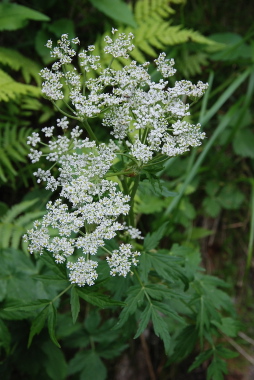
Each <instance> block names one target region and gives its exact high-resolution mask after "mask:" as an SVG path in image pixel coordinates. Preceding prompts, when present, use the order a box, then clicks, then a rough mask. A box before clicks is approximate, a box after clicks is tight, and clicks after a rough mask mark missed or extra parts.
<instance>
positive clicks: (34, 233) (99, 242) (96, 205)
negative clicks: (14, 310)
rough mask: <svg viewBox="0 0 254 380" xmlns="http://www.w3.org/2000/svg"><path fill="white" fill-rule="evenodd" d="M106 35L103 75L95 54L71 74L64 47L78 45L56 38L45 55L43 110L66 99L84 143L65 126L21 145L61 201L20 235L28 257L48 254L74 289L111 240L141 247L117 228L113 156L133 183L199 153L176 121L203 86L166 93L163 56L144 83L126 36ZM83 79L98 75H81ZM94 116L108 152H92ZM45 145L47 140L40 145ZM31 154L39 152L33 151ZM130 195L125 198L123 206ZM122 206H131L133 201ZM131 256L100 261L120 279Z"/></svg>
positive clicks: (129, 232)
mask: <svg viewBox="0 0 254 380" xmlns="http://www.w3.org/2000/svg"><path fill="white" fill-rule="evenodd" d="M112 34H113V36H112V38H111V37H109V36H107V37H105V43H106V46H105V48H104V52H105V53H106V54H109V55H111V56H112V60H111V63H110V65H109V67H107V68H105V69H104V68H103V64H102V62H101V57H100V56H98V55H95V54H93V52H94V51H95V47H94V46H89V47H88V48H87V50H82V51H80V52H79V53H78V59H79V63H80V66H81V67H82V73H79V72H78V70H77V69H76V68H74V67H73V66H72V65H70V63H72V60H73V58H74V57H75V56H76V54H77V53H76V50H75V49H74V48H73V47H72V45H73V44H74V45H77V44H79V40H78V38H75V39H72V40H71V41H69V40H68V35H67V34H64V35H62V37H61V39H60V40H59V41H58V43H57V46H56V47H53V44H52V41H48V43H47V45H46V46H47V47H48V48H49V49H51V56H52V57H53V58H56V62H54V63H53V65H52V68H51V69H48V68H45V69H43V70H42V71H41V73H40V74H41V76H42V78H43V80H44V82H43V85H42V92H43V93H44V94H45V96H46V97H47V98H48V99H50V100H51V101H53V102H55V101H57V100H61V99H63V98H64V90H65V88H66V89H68V91H69V101H70V104H68V105H67V106H68V109H69V110H72V111H73V113H74V115H72V117H73V118H74V119H78V120H80V121H81V122H84V125H85V126H86V128H87V132H88V133H89V136H90V138H92V139H93V140H90V139H89V138H85V139H81V134H82V133H83V130H82V129H81V128H80V127H79V126H75V127H74V128H72V129H71V128H70V127H69V121H68V119H67V117H66V116H65V117H63V118H62V119H58V120H57V128H55V127H53V126H52V127H44V128H43V129H42V132H43V133H44V136H43V137H42V138H41V137H40V135H39V134H38V133H37V132H33V133H32V135H31V136H30V137H29V138H28V144H29V145H31V150H30V154H29V157H30V159H31V160H32V162H37V161H39V160H40V159H41V157H42V156H44V157H45V158H46V160H48V161H50V162H51V164H52V168H53V170H54V175H52V173H51V171H50V170H44V169H42V168H39V169H38V170H37V172H36V173H34V174H35V176H36V177H37V181H38V182H41V181H44V182H46V189H49V190H52V191H55V190H56V189H59V193H60V194H59V195H60V199H58V200H56V201H55V202H54V203H52V202H49V203H48V204H47V213H46V215H45V216H44V217H43V219H42V221H36V222H35V223H34V228H33V229H31V230H29V231H28V232H27V234H26V236H25V239H26V240H27V241H28V242H29V251H30V252H31V253H33V252H39V253H40V254H43V251H44V250H47V251H49V252H51V253H52V255H53V257H54V258H55V260H56V262H57V263H63V262H67V264H66V265H67V268H68V270H69V277H70V281H71V282H72V283H74V284H78V285H79V286H84V285H86V284H87V285H93V284H94V281H95V280H96V278H97V276H98V275H97V272H96V268H97V265H98V263H97V261H94V260H91V256H92V255H93V256H95V255H96V254H97V252H98V249H99V248H101V247H102V248H104V249H106V248H105V247H104V245H105V240H108V239H112V238H114V237H115V236H116V235H117V233H118V231H121V230H123V231H124V233H123V234H122V235H121V236H122V237H123V238H126V239H128V240H127V241H129V238H128V237H126V236H129V237H130V238H131V239H142V236H141V235H140V231H139V230H137V229H136V228H134V227H130V226H128V227H126V225H125V223H124V222H121V223H120V222H119V217H121V218H122V219H123V217H122V216H123V215H127V214H128V213H129V210H130V206H129V201H130V200H131V199H130V197H129V196H128V195H124V194H123V193H122V192H121V191H120V190H119V188H118V184H117V183H116V182H112V181H110V180H108V179H107V178H109V176H107V174H108V171H109V170H110V168H111V167H112V165H113V162H115V160H116V157H117V154H119V155H122V157H123V156H125V160H127V161H128V160H130V161H131V165H132V166H133V172H134V173H138V172H139V170H140V169H142V166H145V165H147V164H148V163H149V161H151V160H152V159H153V157H154V156H156V155H157V154H158V153H159V154H164V155H167V156H169V157H171V156H176V155H179V154H182V153H184V152H186V151H187V150H189V148H190V147H191V146H193V147H195V146H199V145H200V144H201V140H202V139H204V137H205V134H204V133H202V132H201V131H200V127H201V126H200V124H197V125H193V124H191V123H189V122H187V121H186V120H185V119H184V118H185V117H186V116H188V115H189V114H190V113H189V104H188V103H185V101H184V100H185V99H186V98H187V97H189V98H190V99H191V100H196V98H198V97H200V96H202V95H203V94H204V92H205V90H206V88H207V84H204V83H202V82H198V84H197V85H193V84H192V83H191V82H190V81H179V82H176V83H175V85H174V86H173V87H170V86H169V82H168V80H167V78H168V77H170V76H172V75H174V74H175V71H176V70H175V69H174V60H173V59H167V58H166V54H165V53H161V54H160V55H159V57H158V58H157V59H155V60H154V64H155V65H156V67H157V70H158V71H159V72H160V73H161V75H162V79H160V80H159V82H158V83H155V82H153V81H152V80H151V77H150V74H149V73H148V66H149V63H147V62H146V63H144V64H142V65H138V64H137V62H136V61H130V59H129V54H131V51H132V50H133V49H134V45H133V44H132V39H133V38H134V36H133V35H132V34H131V33H129V34H128V35H126V34H124V33H118V31H117V30H116V29H113V30H112ZM119 57H120V58H121V62H123V59H127V58H128V59H129V60H128V62H129V63H128V64H127V65H126V66H125V67H123V68H122V69H121V70H119V69H118V70H117V69H115V68H114V65H113V64H112V63H113V61H114V59H116V58H119ZM118 67H119V65H118ZM91 71H96V72H97V73H95V75H94V74H93V75H90V74H89V72H91ZM97 74H98V75H97ZM66 94H67V93H66V91H65V95H66ZM65 114H66V113H65ZM97 116H100V120H101V123H102V125H103V126H105V127H109V128H111V132H110V133H111V134H112V135H113V136H114V138H115V139H116V140H117V141H116V143H114V142H113V141H110V142H109V143H108V144H105V143H100V144H99V143H98V142H97V141H96V142H95V140H96V136H94V134H93V131H92V129H91V128H90V126H89V124H88V120H87V119H89V118H94V117H97ZM58 131H60V132H58ZM46 138H49V139H50V141H49V143H48V144H47V145H46V144H45V139H46ZM38 144H41V145H42V149H38V148H37V147H38ZM126 157H127V158H126ZM129 164H130V162H128V163H127V165H126V168H127V167H128V165H129ZM135 166H136V168H135ZM57 167H58V175H57V176H56V173H57V170H56V168H57ZM135 169H137V170H135ZM127 172H128V170H127V171H126V173H127ZM124 173H125V171H122V172H121V174H124ZM126 175H127V174H126ZM134 175H135V174H134ZM129 183H131V181H130V182H129ZM133 189H135V187H130V189H129V190H131V194H132V196H133V191H132V190H133ZM130 203H131V204H133V199H132V200H131V202H130ZM131 215H132V214H131ZM52 231H53V233H52ZM56 235H57V236H56ZM75 252H77V253H78V256H79V258H78V259H77V261H76V262H75V261H74V259H73V257H71V258H70V256H72V255H74V254H75ZM137 256H139V252H133V251H132V246H131V245H130V244H121V245H120V247H119V250H115V251H113V252H112V253H111V256H109V257H107V262H108V264H109V267H110V273H111V275H113V276H115V275H116V274H118V275H122V276H126V275H127V273H129V272H130V271H131V265H137Z"/></svg>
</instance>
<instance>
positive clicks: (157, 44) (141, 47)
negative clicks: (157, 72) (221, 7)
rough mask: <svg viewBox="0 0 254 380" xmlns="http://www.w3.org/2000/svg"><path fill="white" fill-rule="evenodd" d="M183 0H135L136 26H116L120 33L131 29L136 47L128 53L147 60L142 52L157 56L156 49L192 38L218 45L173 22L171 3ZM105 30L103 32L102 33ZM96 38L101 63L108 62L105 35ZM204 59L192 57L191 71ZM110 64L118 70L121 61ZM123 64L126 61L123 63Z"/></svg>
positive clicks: (183, 1) (194, 40) (203, 42)
mask: <svg viewBox="0 0 254 380" xmlns="http://www.w3.org/2000/svg"><path fill="white" fill-rule="evenodd" d="M184 3H185V0H138V1H137V2H136V4H135V6H134V17H135V21H136V23H137V25H138V27H137V28H135V29H134V28H131V27H130V26H129V27H127V28H125V27H121V26H120V27H119V28H118V32H119V33H126V34H128V33H129V32H132V33H133V34H134V45H135V49H134V50H133V51H132V52H131V53H130V55H131V57H132V58H133V59H135V60H136V61H137V62H139V63H143V62H145V61H146V58H145V55H148V56H151V57H156V56H157V55H158V54H157V52H156V49H159V50H165V49H166V48H167V47H168V46H173V45H178V44H183V43H186V42H190V41H192V42H194V43H197V44H204V45H206V46H214V47H216V46H218V45H219V44H218V43H217V42H215V41H212V40H210V39H208V38H206V37H204V36H203V35H202V34H200V33H199V32H196V31H193V30H191V29H183V28H182V26H180V25H177V26H172V25H171V20H172V15H173V14H174V13H175V10H174V9H173V8H172V7H171V5H173V4H184ZM106 34H108V32H106V33H105V35H106ZM105 35H103V36H102V37H101V38H99V39H97V41H96V43H95V51H94V54H95V55H100V56H101V58H102V67H103V68H105V67H107V66H108V64H109V62H110V60H111V57H110V55H106V54H105V53H104V51H103V48H104V46H105V42H104V37H105ZM202 59H203V63H204V62H205V57H204V56H203V57H202V58H201V56H200V57H199V62H200V63H198V62H197V60H195V59H194V57H193V62H192V72H198V70H200V65H201V64H202V63H201V60H202ZM113 64H114V65H113V68H114V69H116V70H118V69H120V68H121V65H122V64H124V63H123V62H120V60H114V62H113ZM125 64H126V63H125ZM190 71H191V70H190Z"/></svg>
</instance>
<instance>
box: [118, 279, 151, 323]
mask: <svg viewBox="0 0 254 380" xmlns="http://www.w3.org/2000/svg"><path fill="white" fill-rule="evenodd" d="M143 300H144V288H143V287H142V288H141V287H140V285H134V286H132V287H130V288H129V290H128V297H127V299H126V300H125V303H126V304H127V305H126V306H125V307H124V309H123V310H122V312H121V314H120V317H119V321H118V323H117V324H116V326H115V329H118V328H120V327H122V326H123V325H124V323H125V322H126V321H127V320H128V318H129V316H130V315H132V314H134V313H135V311H136V310H137V308H139V307H140V306H142V303H143Z"/></svg>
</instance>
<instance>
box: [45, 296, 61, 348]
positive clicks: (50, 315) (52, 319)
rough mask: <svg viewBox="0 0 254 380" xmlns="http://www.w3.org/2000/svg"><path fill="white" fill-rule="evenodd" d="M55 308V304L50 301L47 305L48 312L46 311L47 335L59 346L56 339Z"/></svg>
mask: <svg viewBox="0 0 254 380" xmlns="http://www.w3.org/2000/svg"><path fill="white" fill-rule="evenodd" d="M55 330H56V308H55V306H54V305H53V304H52V303H51V304H50V305H49V312H48V331H49V336H50V339H51V340H52V342H53V343H54V344H55V345H56V346H57V347H59V348H61V346H60V344H59V343H58V341H57V339H56V334H55Z"/></svg>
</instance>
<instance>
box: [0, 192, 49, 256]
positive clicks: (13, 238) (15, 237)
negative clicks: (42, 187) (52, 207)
mask: <svg viewBox="0 0 254 380" xmlns="http://www.w3.org/2000/svg"><path fill="white" fill-rule="evenodd" d="M36 202H38V199H33V200H29V201H24V202H21V203H19V204H17V205H15V206H13V207H12V208H11V209H10V210H8V211H7V213H6V214H5V215H4V216H3V217H2V218H1V219H0V236H1V237H2V238H1V242H0V244H1V248H8V247H12V248H16V249H17V248H19V246H20V244H21V241H22V236H23V235H24V234H25V232H26V231H27V229H29V228H31V227H32V224H33V222H34V221H35V220H36V219H39V218H41V217H42V216H43V214H44V211H38V210H35V211H30V212H27V211H28V210H30V208H31V207H32V206H33V205H34V204H35V203H36ZM22 246H23V248H25V247H24V245H23V244H22Z"/></svg>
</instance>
